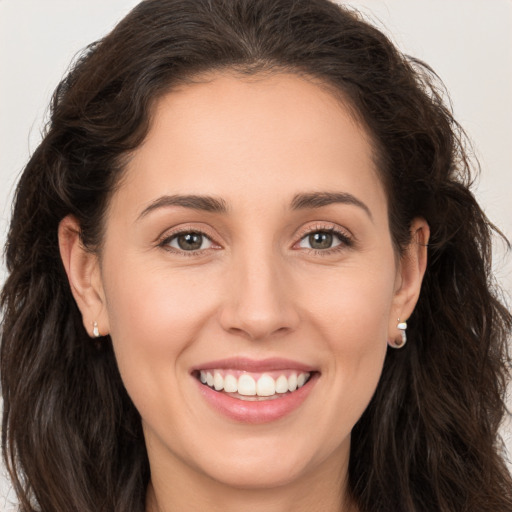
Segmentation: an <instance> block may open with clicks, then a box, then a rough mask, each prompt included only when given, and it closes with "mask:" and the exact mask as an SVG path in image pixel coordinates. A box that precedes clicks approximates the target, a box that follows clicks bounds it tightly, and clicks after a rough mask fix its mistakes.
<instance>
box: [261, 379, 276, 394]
mask: <svg viewBox="0 0 512 512" xmlns="http://www.w3.org/2000/svg"><path fill="white" fill-rule="evenodd" d="M256 394H257V395H258V396H272V395H275V394H276V381H275V380H274V379H273V378H272V377H271V376H270V375H262V376H261V377H260V378H259V379H258V382H257V383H256Z"/></svg>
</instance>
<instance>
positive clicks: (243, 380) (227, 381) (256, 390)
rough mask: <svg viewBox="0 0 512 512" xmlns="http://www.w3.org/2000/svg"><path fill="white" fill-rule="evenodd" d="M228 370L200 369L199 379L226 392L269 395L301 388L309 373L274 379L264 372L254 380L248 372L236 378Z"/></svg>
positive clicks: (292, 374)
mask: <svg viewBox="0 0 512 512" xmlns="http://www.w3.org/2000/svg"><path fill="white" fill-rule="evenodd" d="M228 372H229V370H213V371H205V370H201V371H200V372H199V380H200V381H201V382H202V383H203V384H206V385H208V386H209V387H211V388H213V389H215V390H216V391H222V390H224V391H225V392H226V393H238V394H240V395H242V396H260V397H271V396H274V395H276V394H284V393H287V392H289V391H290V392H293V391H295V390H297V389H298V388H301V387H302V386H304V384H305V383H306V382H307V380H308V379H309V375H310V374H309V373H307V372H302V373H297V372H292V373H290V375H289V377H288V378H287V377H286V375H280V376H279V377H278V378H277V379H274V378H272V377H271V376H270V375H268V374H266V373H264V374H263V375H261V376H260V377H259V379H258V380H257V381H256V379H255V378H254V377H253V376H252V375H250V374H248V373H242V374H241V375H240V376H239V377H238V379H237V378H236V377H235V376H234V375H232V374H231V373H228Z"/></svg>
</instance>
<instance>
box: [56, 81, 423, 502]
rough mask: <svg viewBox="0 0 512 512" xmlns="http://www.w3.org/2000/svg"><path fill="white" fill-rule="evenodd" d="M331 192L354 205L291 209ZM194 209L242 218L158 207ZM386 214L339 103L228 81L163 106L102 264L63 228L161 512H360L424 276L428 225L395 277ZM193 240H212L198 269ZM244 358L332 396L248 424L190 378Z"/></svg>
mask: <svg viewBox="0 0 512 512" xmlns="http://www.w3.org/2000/svg"><path fill="white" fill-rule="evenodd" d="M318 192H328V193H338V194H345V195H347V194H350V197H351V198H355V200H353V201H352V202H348V203H347V202H346V201H345V202H334V203H332V204H327V205H324V206H321V207H312V206H311V205H309V206H308V207H304V208H300V209H297V208H293V200H294V197H296V196H297V195H298V194H312V193H318ZM178 194H186V195H189V194H193V195H195V196H198V195H200V196H212V197H214V198H216V199H219V200H221V201H222V202H223V204H224V205H225V206H226V211H225V212H217V211H203V210H201V209H196V208H189V207H184V206H176V205H174V206H170V205H167V206H165V205H163V206H162V205H160V206H158V207H155V206H154V204H155V201H158V200H159V198H161V197H162V196H166V195H167V196H176V195H178ZM355 202H360V204H354V203H355ZM151 205H153V207H152V208H150V210H149V211H147V212H146V213H145V214H144V213H143V212H144V211H145V210H146V209H147V208H148V207H150V206H151ZM387 210H388V207H387V199H386V195H385V192H384V188H383V186H382V183H381V181H380V179H379V176H378V172H377V170H376V168H375V164H374V159H373V152H372V146H371V142H370V139H369V137H368V135H367V134H366V133H365V131H364V130H363V129H362V127H361V126H360V125H359V124H358V123H357V121H356V120H355V119H354V117H353V116H352V115H351V114H350V113H349V111H348V110H347V108H346V107H345V106H344V105H343V104H342V103H341V102H340V100H339V98H335V97H334V95H332V94H331V93H329V92H328V91H327V90H326V89H325V88H323V87H321V86H320V85H318V84H317V83H315V82H314V81H312V80H307V79H305V78H303V77H302V78H301V77H298V76H294V75H286V74H276V75H273V76H268V75H267V76H260V77H252V78H247V77H245V78H242V77H238V76H236V75H234V74H228V73H224V74H216V75H211V76H209V77H208V79H207V80H205V81H203V82H201V83H196V84H193V85H187V86H185V87H183V88H181V89H179V90H176V91H173V92H171V93H169V94H168V95H166V96H165V97H163V98H162V99H161V100H159V102H158V104H157V106H156V108H155V112H154V116H153V119H152V125H151V128H150V131H149V133H148V136H147V138H146V140H145V142H144V143H143V144H142V145H141V146H140V147H139V148H138V149H136V150H135V151H134V152H133V154H132V155H131V159H130V160H129V163H128V164H127V168H126V172H125V175H124V177H123V180H122V182H121V185H120V187H119V189H118V190H117V191H116V192H115V194H114V195H113V197H112V200H111V204H110V205H109V210H108V216H107V220H106V226H105V237H104V243H103V246H102V249H101V254H100V255H97V254H92V253H90V252H87V251H84V249H83V248H82V247H81V245H80V241H79V239H78V236H77V231H78V229H79V226H78V224H77V222H76V220H75V219H73V218H72V217H67V218H66V219H64V220H63V221H62V223H61V226H60V231H59V236H60V244H61V254H62V258H63V262H64V265H65V267H66V270H67V273H68V277H69V280H70V284H71V288H72V290H73V293H74V296H75V298H76V301H77V303H78V305H79V307H80V309H81V311H82V314H83V320H84V326H85V328H86V329H87V330H88V332H89V333H91V336H92V327H93V322H94V321H97V322H98V326H99V330H100V332H101V333H102V334H106V333H109V334H110V336H111V338H112V342H113V345H114V349H115V353H116V357H117V360H118V364H119V369H120V372H121V375H122V378H123V381H124V383H125V386H126V388H127V390H128V393H129V394H130V396H131V398H132V400H133V402H134V404H135V406H136V407H137V409H138V410H139V412H140V414H141V417H142V421H143V427H144V433H145V439H146V445H147V450H148V455H149V459H150V465H151V475H152V476H151V484H150V487H149V489H148V500H147V510H148V511H159V512H166V511H170V510H188V511H196V510H197V511H199V510H210V511H217V510H219V511H220V510H222V511H233V512H234V511H239V510H244V511H250V512H259V511H265V512H284V511H292V510H293V511H306V510H307V511H310V510H323V511H326V512H328V511H340V510H345V511H346V510H353V509H352V508H351V505H350V503H349V502H348V499H347V496H346V492H345V487H346V476H347V467H348V456H349V448H350V432H351V429H352V427H353V426H354V424H355V423H356V421H357V420H358V418H359V417H360V416H361V414H362V413H363V411H364V409H365V408H366V406H367V404H368V402H369V400H370V398H371V396H372V394H373V393H374V391H375V388H376V386H377V383H378V380H379V377H380V374H381V370H382V366H383V362H384V358H385V355H386V350H387V342H388V341H389V340H395V339H399V336H400V333H399V331H398V329H397V327H396V325H397V319H398V318H400V319H402V320H406V319H407V318H408V317H409V316H410V314H411V313H412V310H413V308H414V306H415V304H416V301H417V298H418V295H419V290H420V286H421V280H422V277H423V273H424V271H425V265H426V248H425V244H426V242H427V241H428V226H427V224H426V223H425V221H423V220H422V219H416V220H415V221H414V222H413V224H412V226H411V235H412V238H411V240H412V241H411V244H410V246H409V247H408V248H407V250H406V251H405V253H404V255H403V256H402V257H401V258H399V257H398V256H397V253H396V251H395V249H394V247H393V244H392V240H391V235H390V231H389V225H388V213H387ZM177 229H178V230H180V229H181V230H188V231H191V230H192V231H196V232H203V233H205V234H206V235H207V236H208V237H209V238H208V239H204V240H205V241H204V244H203V248H202V249H201V250H199V251H196V252H189V253H187V252H186V251H184V250H181V249H179V246H178V245H177V239H176V237H175V238H172V236H173V235H175V231H176V230H177ZM329 230H335V231H339V233H340V235H339V237H338V235H333V244H332V245H333V247H331V248H328V249H323V248H321V249H318V248H317V249H313V248H311V243H310V238H308V236H309V234H311V233H315V232H316V233H318V232H325V231H329ZM169 237H171V239H170V241H169ZM165 240H167V241H165ZM209 240H211V241H212V242H211V243H210V241H209ZM308 244H309V245H308ZM233 356H241V357H248V358H251V359H256V360H260V359H264V358H269V357H284V358H287V359H292V360H294V361H298V362H301V363H304V364H308V365H311V366H312V367H314V368H315V369H316V370H317V371H318V375H319V378H318V379H317V380H316V382H315V383H314V386H313V387H312V389H311V391H310V393H309V395H308V396H307V398H306V400H305V401H304V402H303V403H302V404H301V405H300V406H299V407H298V408H297V409H295V410H294V411H292V412H291V413H290V414H288V415H286V416H285V417H283V418H280V419H278V420H276V421H272V422H268V423H262V424H257V425H254V424H247V423H244V422H239V421H234V420H232V419H230V418H227V417H226V416H224V415H222V414H220V413H219V412H217V411H216V410H214V409H213V408H212V407H211V406H210V404H208V403H206V401H205V400H204V399H203V398H202V396H201V394H200V392H199V386H198V383H197V380H196V379H195V378H194V377H193V376H191V374H190V369H191V368H192V367H194V366H197V365H201V364H204V363H205V362H207V361H212V360H218V359H221V358H226V357H233ZM343 504H345V505H343Z"/></svg>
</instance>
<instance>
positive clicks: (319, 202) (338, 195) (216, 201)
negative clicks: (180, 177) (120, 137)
mask: <svg viewBox="0 0 512 512" xmlns="http://www.w3.org/2000/svg"><path fill="white" fill-rule="evenodd" d="M336 203H341V204H349V205H354V206H357V207H359V208H361V209H362V210H363V211H364V212H365V213H366V214H367V215H368V217H369V218H370V219H371V220H372V221H373V216H372V213H371V211H370V209H369V208H368V206H366V204H364V203H363V202H362V201H361V200H360V199H358V198H357V197H355V196H353V195H352V194H348V193H346V192H309V193H303V194H297V195H295V196H294V197H293V199H292V202H291V208H292V210H305V209H308V208H322V207H323V206H329V205H331V204H336ZM172 206H181V207H182V208H190V209H192V210H199V211H205V212H212V213H227V211H228V206H227V203H226V201H224V199H221V198H217V197H213V196H200V195H193V194H192V195H179V194H176V195H172V196H169V195H165V196H161V197H159V198H158V199H155V200H154V201H153V202H152V203H151V204H150V205H149V206H147V207H146V208H145V209H144V210H143V211H142V212H141V214H140V215H139V216H138V218H137V220H140V219H142V218H143V217H145V216H146V215H148V214H149V213H151V212H152V211H154V210H156V209H158V208H166V207H172Z"/></svg>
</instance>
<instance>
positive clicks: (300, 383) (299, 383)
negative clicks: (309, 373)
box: [297, 373, 306, 388]
mask: <svg viewBox="0 0 512 512" xmlns="http://www.w3.org/2000/svg"><path fill="white" fill-rule="evenodd" d="M305 383H306V375H305V374H304V373H301V374H300V375H299V376H298V377H297V387H298V388H301V387H302V386H304V384H305Z"/></svg>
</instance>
